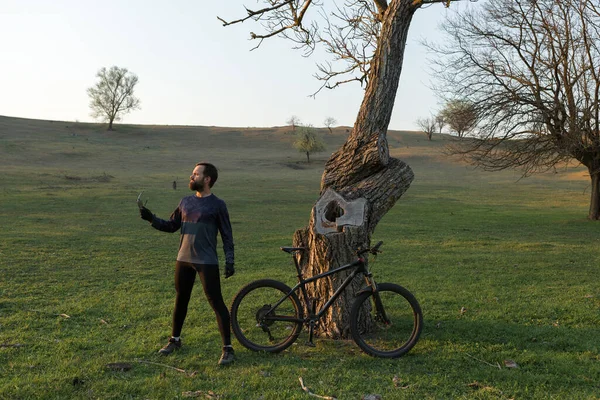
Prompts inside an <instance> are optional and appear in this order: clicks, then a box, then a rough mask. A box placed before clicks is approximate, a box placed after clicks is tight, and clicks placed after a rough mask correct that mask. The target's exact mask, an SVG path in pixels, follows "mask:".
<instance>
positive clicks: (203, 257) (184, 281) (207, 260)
mask: <svg viewBox="0 0 600 400" xmlns="http://www.w3.org/2000/svg"><path fill="white" fill-rule="evenodd" d="M217 177H218V172H217V169H216V168H215V166H214V165H212V164H209V163H206V162H201V163H198V164H196V167H195V168H194V170H193V172H192V175H191V176H190V184H189V187H190V189H191V190H194V191H196V193H195V195H192V196H186V197H184V198H183V199H182V200H181V201H180V202H179V206H178V207H177V209H176V210H175V211H174V212H173V214H171V217H170V219H169V220H168V221H167V220H163V219H160V218H158V217H157V216H156V215H153V214H152V212H151V211H150V210H148V209H147V208H146V207H141V208H140V215H141V217H142V219H145V220H146V221H149V222H151V223H152V227H153V228H155V229H158V230H159V231H163V232H175V231H177V230H179V229H181V238H180V242H179V253H178V255H177V262H176V264H175V290H176V292H177V296H176V298H175V310H174V311H173V328H172V329H173V330H172V333H171V338H170V339H169V342H168V343H167V345H166V346H164V347H163V348H162V349H160V350H159V353H161V354H163V355H168V354H171V353H172V352H173V351H175V350H177V349H179V348H181V337H180V336H181V329H182V327H183V322H184V320H185V316H186V314H187V308H188V303H189V301H190V295H191V293H192V287H193V286H194V281H195V279H196V273H197V274H198V276H200V281H201V282H202V287H203V288H204V294H205V295H206V298H207V300H208V302H209V303H210V305H211V306H212V308H213V310H214V312H215V314H216V317H217V324H218V326H219V332H220V333H221V338H222V340H223V353H222V355H221V358H220V359H219V365H226V364H230V363H232V362H233V360H234V353H233V347H232V346H231V327H230V319H229V311H228V310H227V307H226V306H225V302H224V301H223V296H222V294H221V282H220V279H219V265H218V263H219V262H218V258H217V231H218V232H219V233H220V234H221V240H222V242H223V250H224V252H225V278H229V277H230V276H232V275H233V274H234V273H235V269H234V265H233V259H234V254H233V235H232V232H231V223H230V221H229V213H228V211H227V206H226V205H225V202H224V201H223V200H221V199H219V198H218V197H217V196H215V195H214V194H212V193H211V188H212V187H213V185H214V184H215V182H216V181H217Z"/></svg>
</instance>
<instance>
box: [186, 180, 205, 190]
mask: <svg viewBox="0 0 600 400" xmlns="http://www.w3.org/2000/svg"><path fill="white" fill-rule="evenodd" d="M188 186H189V187H190V190H195V191H200V190H201V189H202V188H201V187H200V185H199V184H198V182H196V181H190V184H189V185H188Z"/></svg>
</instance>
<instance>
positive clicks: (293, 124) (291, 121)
mask: <svg viewBox="0 0 600 400" xmlns="http://www.w3.org/2000/svg"><path fill="white" fill-rule="evenodd" d="M286 124H288V125H290V126H291V127H292V130H293V131H295V130H296V127H297V126H298V125H300V118H298V117H297V116H295V115H292V116H291V117H290V118H289V119H288V120H287V121H286Z"/></svg>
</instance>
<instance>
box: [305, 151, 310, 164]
mask: <svg viewBox="0 0 600 400" xmlns="http://www.w3.org/2000/svg"><path fill="white" fill-rule="evenodd" d="M306 163H307V164H310V153H309V152H308V151H307V152H306Z"/></svg>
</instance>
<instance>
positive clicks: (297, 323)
mask: <svg viewBox="0 0 600 400" xmlns="http://www.w3.org/2000/svg"><path fill="white" fill-rule="evenodd" d="M382 243H383V242H379V243H377V244H376V245H375V246H374V247H372V248H367V249H362V250H357V251H356V256H357V259H356V261H354V262H352V263H350V264H347V265H344V266H341V267H339V268H336V269H333V270H330V271H327V272H324V273H321V274H318V275H315V276H312V277H310V278H307V279H304V277H303V275H302V272H301V270H300V266H299V263H298V258H297V257H296V256H297V255H298V254H299V253H301V252H304V251H306V249H305V248H303V247H281V250H283V251H285V252H286V253H289V254H291V256H292V258H293V259H294V265H295V266H296V271H297V272H298V284H297V285H296V286H294V287H293V288H290V287H289V286H287V285H286V284H284V283H282V282H279V281H276V280H272V279H261V280H257V281H254V282H251V283H249V284H248V285H246V286H244V287H243V288H242V289H240V291H239V292H238V293H237V295H236V296H235V298H234V299H233V302H232V305H231V327H232V330H233V333H234V334H235V336H236V337H237V339H238V341H239V342H240V343H241V344H242V345H243V346H244V347H246V348H248V349H250V350H254V351H265V352H273V353H277V352H280V351H283V350H285V349H286V348H288V347H289V346H291V345H292V344H293V343H294V342H295V341H296V340H297V339H298V335H300V332H301V331H302V327H303V326H304V325H307V327H308V331H309V340H308V343H307V344H308V345H311V346H314V343H313V335H314V329H315V326H316V324H317V322H318V321H319V320H320V319H321V318H322V317H323V315H325V313H326V311H327V309H328V308H329V307H330V306H331V305H332V304H333V302H334V301H335V300H336V299H337V298H338V297H339V296H340V294H341V293H342V292H343V291H344V289H345V288H346V287H347V286H348V285H350V283H351V282H352V280H353V279H354V278H355V277H356V276H357V275H359V274H362V275H364V278H365V282H366V286H365V287H364V288H363V289H362V290H360V291H359V292H358V293H356V296H355V300H354V302H353V304H352V309H351V311H350V333H351V335H352V339H353V340H354V342H355V343H356V344H357V345H358V346H359V347H360V348H361V349H362V350H363V351H364V352H365V353H367V354H369V355H371V356H373V357H384V358H397V357H400V356H402V355H404V354H406V353H407V352H408V351H409V350H410V349H412V348H413V346H414V345H415V344H416V343H417V341H418V340H419V335H420V334H421V328H422V326H423V314H422V312H421V307H420V306H419V303H418V302H417V299H416V298H415V297H414V296H413V295H412V293H410V292H409V291H408V290H407V289H405V288H403V287H402V286H399V285H396V284H394V283H375V280H374V279H373V275H372V273H371V272H369V269H368V266H367V262H366V260H365V258H364V255H365V254H367V253H371V254H373V255H377V253H379V252H380V251H379V247H380V246H381V245H382ZM347 270H350V271H351V272H350V274H349V275H348V276H347V277H346V279H345V280H344V281H343V282H342V284H341V285H340V286H339V287H338V288H337V289H336V291H335V292H334V293H333V294H332V295H331V297H330V298H329V299H328V300H327V302H325V304H323V306H322V307H321V308H320V309H319V310H317V309H316V308H317V307H316V301H315V300H314V299H310V298H309V296H308V293H307V291H306V285H307V284H310V283H313V282H316V281H318V280H320V279H324V278H326V277H328V276H331V275H335V274H339V273H340V272H342V271H347ZM299 296H302V298H303V300H304V302H303V303H301V302H300V298H299ZM303 304H304V305H305V307H304V306H303ZM305 311H306V314H307V316H304V314H305Z"/></svg>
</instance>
